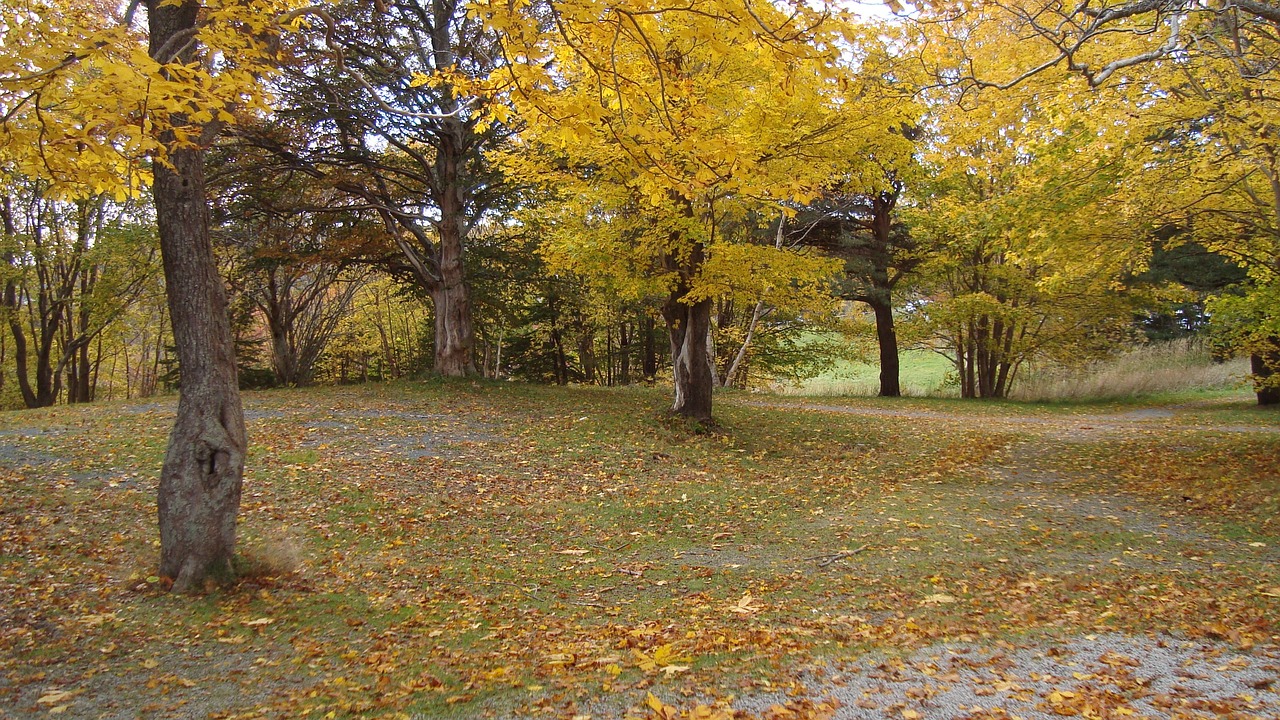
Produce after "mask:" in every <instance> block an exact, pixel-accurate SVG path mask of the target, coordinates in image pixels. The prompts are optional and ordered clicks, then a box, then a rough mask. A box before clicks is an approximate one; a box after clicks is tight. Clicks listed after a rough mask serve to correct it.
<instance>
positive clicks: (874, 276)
mask: <svg viewBox="0 0 1280 720" xmlns="http://www.w3.org/2000/svg"><path fill="white" fill-rule="evenodd" d="M876 169H878V170H880V172H879V176H878V177H875V176H874V175H873V177H872V179H873V181H874V182H873V183H872V184H859V183H857V182H845V183H842V184H841V185H839V186H836V187H833V188H830V189H828V190H827V191H826V192H825V193H823V197H822V198H820V199H819V200H817V201H816V202H814V203H812V204H811V205H810V206H809V207H808V208H806V210H805V212H804V213H803V214H802V215H801V217H800V222H799V225H800V227H801V231H800V234H802V235H803V241H804V242H806V243H808V244H812V245H815V246H817V247H821V248H822V249H823V250H824V251H826V252H827V253H828V254H831V255H833V256H835V257H839V258H842V259H843V260H844V261H845V283H844V286H843V288H842V289H841V295H842V296H843V297H844V298H845V299H848V300H853V301H856V302H861V303H866V304H867V305H868V306H869V307H870V308H871V310H872V312H873V314H874V316H875V324H876V345H877V347H878V349H879V357H880V392H879V394H880V396H881V397H898V396H900V395H901V394H902V386H901V382H900V371H899V361H898V352H899V351H898V331H897V327H896V324H895V320H894V291H895V290H897V289H898V286H899V285H900V284H901V283H902V281H903V280H904V279H905V278H907V277H908V276H909V275H910V274H912V273H913V272H914V271H915V270H916V268H917V267H918V266H919V264H920V262H921V260H922V257H921V255H920V253H919V251H918V247H917V243H916V241H915V239H914V238H913V237H912V236H911V233H910V231H909V230H908V229H907V227H906V226H905V225H904V224H903V223H902V221H901V219H900V218H899V217H898V203H899V201H900V200H901V198H902V194H903V191H904V190H905V183H904V182H903V180H902V179H900V178H899V176H898V173H897V172H896V171H894V170H891V169H884V168H876Z"/></svg>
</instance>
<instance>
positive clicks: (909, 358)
mask: <svg viewBox="0 0 1280 720" xmlns="http://www.w3.org/2000/svg"><path fill="white" fill-rule="evenodd" d="M901 362H902V365H901V368H900V370H901V376H900V377H901V383H902V393H903V395H906V396H910V397H929V396H944V395H947V394H952V395H954V394H955V392H954V391H953V389H952V391H951V392H949V389H948V388H947V387H946V386H945V381H946V378H947V373H949V372H951V371H952V369H953V368H952V365H951V362H950V361H949V360H947V359H946V358H944V357H943V356H941V355H939V354H938V353H936V352H933V351H930V350H904V351H903V352H902V360H901ZM779 391H780V392H781V393H782V394H785V395H825V396H842V395H849V396H855V397H869V396H873V395H875V394H877V393H879V392H880V366H879V365H875V364H872V363H866V362H860V361H855V360H840V361H838V362H837V363H836V366H835V367H834V368H832V369H830V370H828V371H827V372H825V373H823V374H821V375H819V376H818V377H815V378H810V379H809V380H805V381H804V382H803V383H801V384H800V386H799V387H785V388H779Z"/></svg>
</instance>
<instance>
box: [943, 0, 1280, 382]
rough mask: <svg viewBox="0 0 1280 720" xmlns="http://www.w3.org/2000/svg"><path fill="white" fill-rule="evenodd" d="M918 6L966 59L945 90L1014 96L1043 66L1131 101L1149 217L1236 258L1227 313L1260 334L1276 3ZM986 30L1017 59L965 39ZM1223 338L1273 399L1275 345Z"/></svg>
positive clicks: (1272, 269)
mask: <svg viewBox="0 0 1280 720" xmlns="http://www.w3.org/2000/svg"><path fill="white" fill-rule="evenodd" d="M929 8H930V9H929V10H928V11H926V13H925V17H926V18H927V19H928V20H929V26H930V27H931V28H938V27H950V28H951V31H950V32H948V33H945V41H946V42H950V43H951V44H952V47H953V49H955V50H956V54H957V55H958V56H960V57H962V58H963V62H962V63H961V64H959V65H952V66H951V69H949V70H944V71H943V72H942V73H941V74H940V77H941V78H942V79H943V80H944V81H945V82H948V83H953V84H955V85H957V86H965V87H994V88H1014V87H1017V86H1020V85H1022V84H1024V83H1026V82H1028V81H1031V80H1033V79H1035V78H1037V77H1039V76H1041V75H1043V74H1044V73H1046V72H1050V71H1052V72H1061V73H1065V74H1067V75H1071V76H1075V77H1077V78H1082V79H1083V80H1084V84H1087V85H1088V86H1089V87H1094V88H1100V89H1101V90H1102V91H1104V92H1106V93H1113V94H1120V95H1126V94H1127V95H1130V96H1133V97H1135V99H1136V98H1139V97H1140V101H1139V102H1134V103H1133V104H1132V108H1133V112H1132V115H1131V118H1132V119H1133V120H1134V121H1136V122H1139V123H1143V124H1147V125H1149V126H1150V128H1151V132H1150V133H1149V136H1150V137H1151V138H1152V140H1153V145H1154V149H1155V150H1156V151H1158V152H1160V153H1162V156H1160V157H1158V158H1157V159H1156V160H1155V161H1154V163H1153V166H1152V168H1151V169H1152V170H1153V172H1152V174H1151V180H1150V187H1151V188H1152V189H1153V192H1156V193H1166V194H1167V196H1166V197H1165V198H1164V199H1165V200H1166V201H1167V202H1166V203H1165V204H1164V206H1163V207H1162V208H1159V209H1156V210H1153V213H1157V214H1162V215H1164V216H1165V217H1166V218H1167V219H1168V220H1169V221H1170V222H1174V223H1176V224H1179V225H1181V226H1184V227H1197V228H1199V230H1198V231H1197V232H1198V233H1200V234H1199V235H1197V236H1191V235H1188V237H1190V238H1191V239H1193V240H1194V241H1196V242H1200V243H1202V244H1204V245H1205V246H1206V247H1210V248H1211V249H1213V250H1215V251H1220V252H1223V253H1224V254H1227V255H1229V256H1235V257H1237V258H1240V259H1242V260H1245V261H1246V262H1245V265H1246V267H1247V269H1248V270H1249V272H1250V273H1251V276H1252V282H1251V284H1250V287H1251V288H1252V289H1251V290H1250V296H1252V297H1255V298H1256V301H1253V306H1254V309H1253V310H1252V311H1250V312H1246V313H1243V314H1237V315H1236V317H1239V318H1246V317H1253V318H1255V319H1257V322H1258V325H1257V327H1259V328H1262V327H1266V326H1268V325H1272V324H1274V323H1273V321H1272V320H1268V319H1267V318H1271V317H1272V313H1273V312H1274V311H1273V310H1272V309H1270V308H1271V307H1273V306H1272V305H1271V303H1270V300H1269V299H1268V298H1270V297H1271V296H1272V295H1273V294H1274V293H1273V290H1271V289H1270V288H1271V286H1273V285H1274V284H1275V283H1276V282H1277V277H1276V275H1277V270H1278V269H1280V242H1278V241H1280V180H1278V178H1280V164H1277V163H1278V162H1280V161H1278V159H1277V158H1280V148H1277V146H1276V137H1277V135H1278V133H1277V129H1278V128H1280V120H1278V119H1277V118H1280V109H1278V107H1277V101H1276V98H1275V93H1274V92H1272V90H1271V89H1272V88H1273V87H1274V84H1275V82H1276V78H1277V72H1278V71H1280V68H1278V67H1277V65H1276V63H1275V58H1276V57H1277V55H1278V54H1280V5H1277V4H1276V3H1275V2H1270V1H1267V0H1211V1H1210V2H1189V1H1188V0H1124V1H1121V2H1104V3H1101V4H1097V5H1095V4H1091V3H1082V4H1073V3H1061V2H1057V1H1056V0H1054V1H1049V2H1044V1H1037V2H1031V3H1016V2H994V3H984V4H983V5H982V6H981V7H960V6H955V5H952V4H941V5H932V6H929ZM992 28H996V29H999V30H1000V31H1002V32H1004V36H1005V37H1016V38H1018V39H1019V45H1020V47H1021V48H1022V52H1021V53H1020V54H1019V56H1018V57H1016V58H1009V57H1005V58H999V57H998V56H995V55H992V54H991V53H989V52H987V50H986V49H985V47H984V44H983V42H981V41H978V42H975V41H974V39H975V38H981V37H984V36H985V37H993V36H995V35H996V34H998V33H993V31H992ZM940 39H942V38H940V37H938V36H935V40H940ZM1161 126H1163V127H1161ZM1174 183H1176V184H1174ZM1170 191H1172V192H1170ZM1230 334H1231V335H1232V336H1233V337H1237V338H1240V339H1241V340H1242V343H1243V344H1241V345H1240V346H1239V348H1240V349H1241V350H1243V351H1245V352H1248V353H1249V354H1251V356H1252V364H1253V367H1254V376H1255V379H1256V384H1257V390H1258V401H1259V403H1260V404H1272V403H1274V402H1276V401H1280V392H1275V391H1274V389H1275V388H1280V378H1277V372H1276V371H1277V368H1278V367H1280V355H1277V354H1275V348H1276V347H1277V346H1280V342H1277V341H1275V340H1274V339H1266V336H1265V334H1259V333H1253V332H1245V333H1239V332H1233V333H1230ZM1246 340H1247V341H1246Z"/></svg>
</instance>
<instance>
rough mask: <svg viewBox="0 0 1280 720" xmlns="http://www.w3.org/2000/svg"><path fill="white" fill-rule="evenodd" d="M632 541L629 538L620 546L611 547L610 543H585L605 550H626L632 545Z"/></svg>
mask: <svg viewBox="0 0 1280 720" xmlns="http://www.w3.org/2000/svg"><path fill="white" fill-rule="evenodd" d="M631 543H632V541H631V540H628V541H627V542H624V543H622V544H621V545H619V546H618V547H609V546H608V545H597V544H595V543H585V544H586V545H590V546H591V547H593V548H595V549H597V550H604V551H605V552H618V551H619V550H625V549H626V548H628V547H630V545H631Z"/></svg>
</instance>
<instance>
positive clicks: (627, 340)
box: [617, 322, 631, 385]
mask: <svg viewBox="0 0 1280 720" xmlns="http://www.w3.org/2000/svg"><path fill="white" fill-rule="evenodd" d="M617 382H618V384H619V385H630V384H631V326H630V325H629V324H627V323H625V322H624V323H620V324H619V325H618V377H617Z"/></svg>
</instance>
